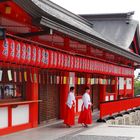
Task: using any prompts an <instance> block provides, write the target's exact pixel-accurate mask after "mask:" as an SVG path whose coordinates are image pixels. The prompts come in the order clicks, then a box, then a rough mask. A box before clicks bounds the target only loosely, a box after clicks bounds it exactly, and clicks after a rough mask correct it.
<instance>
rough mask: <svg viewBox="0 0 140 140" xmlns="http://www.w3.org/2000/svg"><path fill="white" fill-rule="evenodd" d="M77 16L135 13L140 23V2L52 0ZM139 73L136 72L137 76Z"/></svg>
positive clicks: (136, 0)
mask: <svg viewBox="0 0 140 140" xmlns="http://www.w3.org/2000/svg"><path fill="white" fill-rule="evenodd" d="M51 1H52V2H54V3H56V4H58V5H59V6H62V7H63V8H65V9H67V10H69V11H71V12H73V13H75V14H98V13H124V12H130V11H135V14H134V16H133V19H135V20H138V21H140V4H139V3H140V1H139V0H51ZM137 73H138V71H135V75H137Z"/></svg>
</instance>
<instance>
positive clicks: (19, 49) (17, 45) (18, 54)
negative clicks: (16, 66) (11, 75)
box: [15, 41, 21, 63]
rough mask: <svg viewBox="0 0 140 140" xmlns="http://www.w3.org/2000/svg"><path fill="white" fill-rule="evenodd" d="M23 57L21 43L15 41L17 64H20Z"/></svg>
mask: <svg viewBox="0 0 140 140" xmlns="http://www.w3.org/2000/svg"><path fill="white" fill-rule="evenodd" d="M20 56H21V44H20V42H19V41H15V62H16V63H20Z"/></svg>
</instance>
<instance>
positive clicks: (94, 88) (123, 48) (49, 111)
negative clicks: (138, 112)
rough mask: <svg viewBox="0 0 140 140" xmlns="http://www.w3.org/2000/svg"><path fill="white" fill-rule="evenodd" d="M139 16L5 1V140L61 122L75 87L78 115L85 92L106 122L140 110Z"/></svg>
mask: <svg viewBox="0 0 140 140" xmlns="http://www.w3.org/2000/svg"><path fill="white" fill-rule="evenodd" d="M132 15H133V12H130V13H119V14H100V15H80V16H79V15H75V14H73V13H71V12H69V11H67V10H65V9H63V8H62V7H59V6H58V5H56V4H54V3H52V2H50V1H48V0H1V1H0V28H1V29H0V39H1V40H0V135H4V134H8V133H12V132H16V131H19V130H23V129H27V128H33V127H37V126H38V124H41V123H42V122H44V121H45V122H46V123H47V122H48V121H50V120H55V119H63V117H64V115H65V102H66V98H67V94H68V91H69V87H70V86H75V87H76V108H75V110H76V115H78V114H79V112H80V108H81V104H82V101H81V96H82V93H83V92H84V86H85V85H88V86H89V87H90V88H91V92H92V94H91V99H92V102H93V105H94V106H93V110H94V109H95V108H98V109H100V118H101V119H102V118H103V117H104V116H106V115H111V114H113V113H115V112H120V111H122V110H127V109H131V108H133V107H137V106H139V105H140V98H139V97H137V98H136V97H134V69H135V68H136V67H137V65H138V64H139V63H140V57H139V54H140V40H139V24H138V22H137V21H135V20H133V19H131V16H132Z"/></svg>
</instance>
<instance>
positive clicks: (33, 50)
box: [31, 45, 37, 66]
mask: <svg viewBox="0 0 140 140" xmlns="http://www.w3.org/2000/svg"><path fill="white" fill-rule="evenodd" d="M36 53H37V51H36V46H34V45H32V51H31V65H33V66H34V65H35V63H36V56H37V55H36Z"/></svg>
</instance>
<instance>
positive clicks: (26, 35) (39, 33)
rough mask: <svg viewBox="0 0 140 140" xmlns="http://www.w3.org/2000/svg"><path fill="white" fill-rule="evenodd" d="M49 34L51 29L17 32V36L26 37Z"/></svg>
mask: <svg viewBox="0 0 140 140" xmlns="http://www.w3.org/2000/svg"><path fill="white" fill-rule="evenodd" d="M47 34H50V29H48V30H44V31H38V32H29V33H20V34H16V36H19V37H25V38H26V37H33V36H38V35H47Z"/></svg>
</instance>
